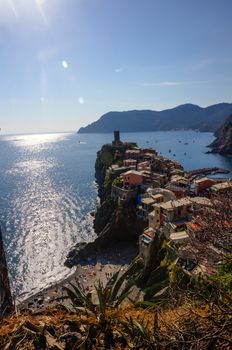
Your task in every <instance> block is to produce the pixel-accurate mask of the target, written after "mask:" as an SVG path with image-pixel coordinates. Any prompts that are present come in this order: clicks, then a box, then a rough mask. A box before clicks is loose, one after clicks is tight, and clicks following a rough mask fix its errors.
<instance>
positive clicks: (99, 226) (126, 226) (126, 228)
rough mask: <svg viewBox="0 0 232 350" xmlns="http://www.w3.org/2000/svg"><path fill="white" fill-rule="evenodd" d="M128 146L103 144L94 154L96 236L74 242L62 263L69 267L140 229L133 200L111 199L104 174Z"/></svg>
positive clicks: (134, 237)
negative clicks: (97, 201)
mask: <svg viewBox="0 0 232 350" xmlns="http://www.w3.org/2000/svg"><path fill="white" fill-rule="evenodd" d="M129 147H131V145H130V144H122V145H120V146H119V147H115V146H111V145H104V146H103V147H102V149H101V150H100V151H99V152H98V153H97V159H96V163H95V177H96V180H97V183H98V195H99V198H100V206H99V208H98V209H97V211H96V213H95V217H94V230H95V232H96V233H97V235H98V237H97V238H96V239H95V241H94V242H90V243H85V242H81V243H78V244H77V245H76V246H75V247H74V248H73V249H72V250H71V251H70V252H69V254H68V256H67V259H66V262H65V265H66V266H68V267H72V266H74V265H76V264H78V263H80V262H81V261H83V260H84V259H86V258H88V257H94V256H95V255H96V253H97V252H98V251H99V250H101V249H102V248H106V247H110V246H112V245H114V244H115V243H117V242H119V241H136V240H137V238H138V236H139V235H140V234H141V233H142V232H143V230H144V228H145V227H144V223H143V222H138V220H137V217H136V203H133V202H131V203H122V204H120V205H119V204H118V203H117V201H115V200H114V199H113V198H111V196H110V193H111V185H112V180H111V179H110V178H109V177H107V176H106V170H107V168H108V167H109V166H110V165H111V164H112V163H115V162H116V161H117V160H120V159H122V158H123V155H124V153H125V151H126V149H128V148H129Z"/></svg>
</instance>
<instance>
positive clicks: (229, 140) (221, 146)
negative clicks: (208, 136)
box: [209, 114, 232, 155]
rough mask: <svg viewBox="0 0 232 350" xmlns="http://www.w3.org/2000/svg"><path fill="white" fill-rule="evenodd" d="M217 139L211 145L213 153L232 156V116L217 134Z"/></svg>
mask: <svg viewBox="0 0 232 350" xmlns="http://www.w3.org/2000/svg"><path fill="white" fill-rule="evenodd" d="M215 136H216V139H215V140H214V141H213V142H212V143H211V144H210V145H209V147H210V148H211V149H212V151H211V152H212V153H220V154H223V155H232V114H231V115H230V116H229V117H228V118H227V119H226V121H225V123H224V124H223V125H222V126H221V127H220V128H219V129H218V130H217V131H216V132H215Z"/></svg>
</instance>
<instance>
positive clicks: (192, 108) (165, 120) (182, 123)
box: [78, 102, 232, 133]
mask: <svg viewBox="0 0 232 350" xmlns="http://www.w3.org/2000/svg"><path fill="white" fill-rule="evenodd" d="M231 113H232V103H225V102H224V103H218V104H215V105H211V106H207V107H200V106H198V105H194V104H191V103H187V104H182V105H179V106H176V107H174V108H170V109H164V110H162V111H153V110H150V109H144V110H136V109H135V110H129V111H110V112H107V113H105V114H103V115H102V116H101V117H100V118H99V119H98V120H97V121H94V122H93V123H91V124H88V125H87V126H86V127H81V128H80V129H79V130H78V133H110V132H112V131H113V130H116V129H119V130H120V131H122V132H146V131H168V130H199V131H203V132H205V131H209V132H215V131H216V130H217V129H218V128H219V126H220V125H221V124H223V122H224V121H225V119H226V117H228V115H230V114H231Z"/></svg>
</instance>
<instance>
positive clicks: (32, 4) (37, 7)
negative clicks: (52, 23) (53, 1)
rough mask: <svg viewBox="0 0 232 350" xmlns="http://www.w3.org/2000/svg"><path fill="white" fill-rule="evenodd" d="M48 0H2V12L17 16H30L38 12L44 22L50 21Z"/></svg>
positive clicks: (0, 5) (0, 6)
mask: <svg viewBox="0 0 232 350" xmlns="http://www.w3.org/2000/svg"><path fill="white" fill-rule="evenodd" d="M46 2H47V1H46V0H21V1H18V0H0V14H1V15H3V16H4V17H5V15H6V16H10V15H11V16H12V15H13V16H14V17H16V18H20V17H22V16H23V17H24V16H25V15H26V16H28V15H30V16H31V14H33V13H35V14H36V13H37V15H39V16H40V17H41V19H42V20H43V22H44V23H46V24H47V23H48V20H47V16H46V13H45V9H44V7H45V5H46Z"/></svg>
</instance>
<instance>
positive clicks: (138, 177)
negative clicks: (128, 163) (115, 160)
mask: <svg viewBox="0 0 232 350" xmlns="http://www.w3.org/2000/svg"><path fill="white" fill-rule="evenodd" d="M122 177H123V186H124V187H132V186H138V185H141V184H142V183H143V175H142V174H141V173H140V172H138V171H136V170H129V171H127V172H126V173H124V174H122Z"/></svg>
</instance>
